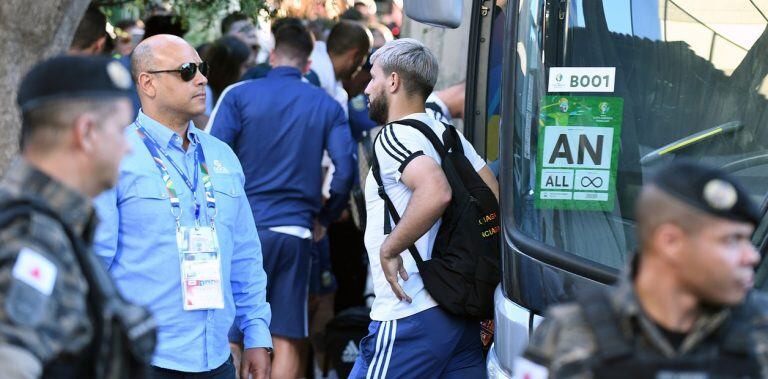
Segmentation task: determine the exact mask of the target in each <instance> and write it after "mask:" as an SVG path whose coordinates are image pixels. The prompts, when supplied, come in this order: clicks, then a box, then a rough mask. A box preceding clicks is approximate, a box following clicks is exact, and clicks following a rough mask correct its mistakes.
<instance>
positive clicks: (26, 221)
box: [0, 56, 151, 378]
mask: <svg viewBox="0 0 768 379" xmlns="http://www.w3.org/2000/svg"><path fill="white" fill-rule="evenodd" d="M130 86H131V79H130V75H129V73H128V72H127V70H125V68H123V66H122V65H120V63H118V62H116V61H112V60H110V59H108V58H85V57H65V56H61V57H56V58H52V59H49V60H46V61H44V62H41V63H39V64H38V65H36V66H35V67H34V68H33V69H32V70H31V71H30V72H29V73H28V74H27V75H26V77H25V78H24V79H23V80H22V82H21V86H20V88H19V92H18V97H17V101H18V105H19V107H20V110H21V114H22V119H23V125H22V131H21V132H22V146H21V149H22V150H21V154H20V156H19V157H16V158H15V159H14V160H13V162H12V163H11V164H10V167H9V168H8V170H7V172H6V174H5V175H4V176H3V178H2V180H1V181H0V204H4V205H7V204H9V203H10V202H13V201H18V200H19V199H28V200H30V201H34V202H36V203H38V204H40V205H41V207H42V209H43V210H47V212H52V215H53V216H52V215H48V214H47V213H46V212H43V211H30V212H27V214H26V215H24V217H14V218H12V219H10V220H8V217H3V216H7V215H8V213H7V212H10V211H11V209H10V208H9V207H7V206H2V211H0V219H5V221H3V222H2V225H0V373H2V374H1V375H2V377H3V378H38V377H45V378H58V377H66V378H92V377H113V376H109V374H108V373H107V371H100V372H99V373H97V372H96V371H95V370H96V368H95V366H96V365H97V364H99V363H100V364H101V366H102V368H103V367H107V366H115V365H120V364H122V363H121V362H120V361H119V359H117V360H115V359H114V358H115V357H109V356H106V357H105V356H100V355H99V352H100V351H101V350H99V344H98V342H100V341H97V338H96V336H102V337H103V336H105V333H103V332H102V330H101V329H100V326H99V323H98V322H97V321H96V319H95V315H99V314H101V313H100V311H99V309H95V307H94V302H93V299H95V297H94V296H95V294H96V293H97V292H98V291H96V288H93V287H94V286H92V285H91V284H90V283H89V280H86V276H85V275H84V273H85V272H86V270H85V269H84V265H83V264H82V263H81V260H80V258H79V257H78V256H77V254H76V250H75V249H78V247H76V245H77V246H87V248H85V249H83V250H87V252H88V253H90V251H89V249H90V244H91V242H92V238H93V231H94V227H95V225H96V218H95V216H94V211H93V208H92V206H91V198H92V197H94V196H96V195H97V194H99V193H100V192H102V191H103V190H105V189H107V188H110V187H112V186H114V184H115V181H116V179H117V173H118V166H119V164H120V160H121V158H122V157H123V155H124V154H126V153H127V152H128V150H129V149H128V144H127V143H126V140H125V137H124V136H123V129H124V128H125V125H128V124H129V123H130V121H131V115H132V109H131V102H130V100H129V92H128V90H127V89H128V88H130ZM56 217H58V218H60V220H56ZM64 224H66V225H67V226H64ZM65 228H68V229H69V230H71V233H72V234H73V235H74V238H70V237H68V235H67V232H66V229H65ZM81 257H82V255H81ZM97 263H98V262H97ZM95 267H99V266H98V265H96V266H95ZM101 270H102V271H101V273H102V274H106V271H104V269H103V267H102V268H101ZM88 272H92V271H88ZM97 274H98V273H97ZM97 276H98V275H97ZM100 278H101V279H104V278H107V280H108V279H109V278H108V276H104V275H102V276H100ZM144 326H145V327H150V328H151V326H150V325H148V324H147V325H144ZM124 369H125V368H124ZM126 370H127V369H126Z"/></svg>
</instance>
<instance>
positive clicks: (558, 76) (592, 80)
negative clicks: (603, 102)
mask: <svg viewBox="0 0 768 379" xmlns="http://www.w3.org/2000/svg"><path fill="white" fill-rule="evenodd" d="M615 78H616V67H552V68H550V69H549V85H548V86H547V91H548V92H613V88H614V85H615V80H614V79H615Z"/></svg>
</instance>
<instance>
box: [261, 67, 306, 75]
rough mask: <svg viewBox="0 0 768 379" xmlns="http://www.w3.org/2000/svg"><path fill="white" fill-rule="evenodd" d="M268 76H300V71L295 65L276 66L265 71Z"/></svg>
mask: <svg viewBox="0 0 768 379" xmlns="http://www.w3.org/2000/svg"><path fill="white" fill-rule="evenodd" d="M267 76H268V77H295V78H301V71H299V69H298V68H296V67H291V66H278V67H275V68H273V69H271V70H269V72H268V73H267Z"/></svg>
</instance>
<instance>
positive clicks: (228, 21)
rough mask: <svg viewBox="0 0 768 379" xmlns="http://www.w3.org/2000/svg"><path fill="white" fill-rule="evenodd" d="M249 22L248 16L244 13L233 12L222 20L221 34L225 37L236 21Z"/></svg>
mask: <svg viewBox="0 0 768 379" xmlns="http://www.w3.org/2000/svg"><path fill="white" fill-rule="evenodd" d="M247 20H250V18H249V17H248V16H246V15H245V13H242V12H233V13H230V14H228V15H227V17H224V19H223V20H221V34H222V35H226V34H227V33H229V29H231V28H232V24H234V23H236V22H238V21H247Z"/></svg>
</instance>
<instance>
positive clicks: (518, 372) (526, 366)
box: [513, 357, 549, 379]
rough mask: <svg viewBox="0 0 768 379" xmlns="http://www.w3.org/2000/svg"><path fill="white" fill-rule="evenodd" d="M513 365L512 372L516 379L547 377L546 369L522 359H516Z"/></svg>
mask: <svg viewBox="0 0 768 379" xmlns="http://www.w3.org/2000/svg"><path fill="white" fill-rule="evenodd" d="M514 364H515V368H514V371H513V372H514V373H515V377H516V378H526V379H546V378H547V377H549V370H547V368H546V367H544V366H542V365H540V364H538V363H536V362H533V361H530V360H528V359H525V358H523V357H517V359H515V363H514Z"/></svg>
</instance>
